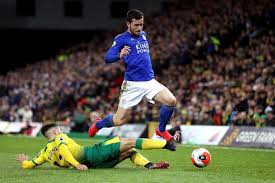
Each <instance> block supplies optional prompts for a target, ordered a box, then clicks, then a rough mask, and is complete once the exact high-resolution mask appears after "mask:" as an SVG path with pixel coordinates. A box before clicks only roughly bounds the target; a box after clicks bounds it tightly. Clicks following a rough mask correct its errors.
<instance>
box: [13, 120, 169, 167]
mask: <svg viewBox="0 0 275 183" xmlns="http://www.w3.org/2000/svg"><path fill="white" fill-rule="evenodd" d="M41 133H42V134H43V135H44V136H45V137H46V138H47V139H48V140H49V142H48V144H47V145H46V147H45V148H43V149H42V150H41V151H40V152H39V154H38V155H37V156H36V157H35V158H33V159H32V160H31V161H29V160H28V156H27V155H25V154H18V155H17V157H16V159H17V161H19V162H20V163H21V166H22V168H34V167H36V166H38V165H41V164H43V163H45V162H50V163H51V164H53V165H56V166H60V167H65V168H73V167H75V168H76V169H78V170H87V169H88V168H112V167H114V166H116V165H117V164H118V163H120V162H121V161H123V160H125V159H127V158H130V159H131V161H132V162H133V163H134V164H136V165H138V166H144V167H145V168H148V169H164V168H168V167H169V163H168V162H157V163H152V162H150V161H149V160H148V159H146V158H145V157H143V156H142V155H141V154H140V153H139V152H137V151H136V150H135V149H134V148H136V149H144V150H145V149H168V150H173V147H171V146H170V145H169V143H167V142H166V141H164V140H152V139H141V138H139V139H121V138H119V137H114V138H111V139H108V140H105V141H103V142H100V143H98V144H95V145H93V146H81V145H79V144H77V143H76V142H75V141H74V140H73V139H71V138H69V137H68V136H67V135H66V134H64V133H62V132H61V130H60V128H59V127H58V126H56V125H55V124H49V125H45V126H43V127H42V129H41Z"/></svg>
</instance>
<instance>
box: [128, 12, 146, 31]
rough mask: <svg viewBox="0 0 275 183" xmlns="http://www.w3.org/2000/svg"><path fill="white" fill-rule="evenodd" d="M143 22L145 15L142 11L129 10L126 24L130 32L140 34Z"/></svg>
mask: <svg viewBox="0 0 275 183" xmlns="http://www.w3.org/2000/svg"><path fill="white" fill-rule="evenodd" d="M143 22H144V17H143V13H142V12H141V11H139V10H136V9H131V10H129V11H128V12H127V16H126V25H127V27H128V31H129V32H130V33H132V34H134V35H136V36H139V35H140V33H141V31H142V28H143Z"/></svg>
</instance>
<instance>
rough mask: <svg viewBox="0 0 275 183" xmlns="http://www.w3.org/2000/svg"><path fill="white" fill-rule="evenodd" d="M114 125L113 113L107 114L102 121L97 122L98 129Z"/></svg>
mask: <svg viewBox="0 0 275 183" xmlns="http://www.w3.org/2000/svg"><path fill="white" fill-rule="evenodd" d="M112 126H114V124H113V115H110V114H109V115H107V116H105V118H103V119H102V120H101V121H99V122H97V123H96V128H97V129H98V130H100V129H101V128H104V127H108V128H109V127H112Z"/></svg>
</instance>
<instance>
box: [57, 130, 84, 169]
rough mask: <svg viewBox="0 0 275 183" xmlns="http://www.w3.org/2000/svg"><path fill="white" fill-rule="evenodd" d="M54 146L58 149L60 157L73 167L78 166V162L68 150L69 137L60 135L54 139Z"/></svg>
mask: <svg viewBox="0 0 275 183" xmlns="http://www.w3.org/2000/svg"><path fill="white" fill-rule="evenodd" d="M55 143H56V146H57V147H58V149H59V153H60V154H61V156H62V157H63V158H64V159H65V160H66V161H67V162H69V163H70V164H71V165H73V166H75V167H76V166H77V165H79V162H78V161H76V159H75V158H74V157H73V155H72V153H71V152H70V151H69V149H68V144H69V137H68V136H67V135H66V134H60V135H58V136H57V137H56V138H55Z"/></svg>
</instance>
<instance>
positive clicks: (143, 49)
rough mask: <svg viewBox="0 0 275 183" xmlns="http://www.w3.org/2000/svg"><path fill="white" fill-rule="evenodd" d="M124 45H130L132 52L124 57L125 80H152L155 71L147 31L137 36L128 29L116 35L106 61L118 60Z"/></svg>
mask: <svg viewBox="0 0 275 183" xmlns="http://www.w3.org/2000/svg"><path fill="white" fill-rule="evenodd" d="M124 46H129V47H130V49H131V51H130V53H129V54H128V55H127V56H125V57H123V61H124V64H125V67H126V69H125V75H124V80H126V81H150V80H152V79H153V78H154V71H153V69H152V63H151V58H150V53H149V44H148V41H147V39H146V33H145V32H144V31H142V32H141V34H140V35H139V36H135V35H133V34H131V33H129V32H128V31H126V32H124V33H122V34H120V35H118V36H116V37H115V39H114V42H113V45H112V47H111V48H110V49H109V50H108V52H107V54H106V56H105V62H106V63H113V62H116V61H118V60H120V58H119V53H120V51H121V49H122V48H123V47H124Z"/></svg>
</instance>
